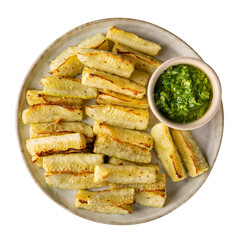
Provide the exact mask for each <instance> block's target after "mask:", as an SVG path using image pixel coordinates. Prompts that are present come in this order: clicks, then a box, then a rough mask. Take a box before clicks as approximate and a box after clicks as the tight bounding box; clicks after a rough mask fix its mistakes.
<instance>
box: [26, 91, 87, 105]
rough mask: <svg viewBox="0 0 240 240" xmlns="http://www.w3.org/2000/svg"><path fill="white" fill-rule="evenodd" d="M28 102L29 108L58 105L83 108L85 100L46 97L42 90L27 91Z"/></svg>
mask: <svg viewBox="0 0 240 240" xmlns="http://www.w3.org/2000/svg"><path fill="white" fill-rule="evenodd" d="M26 100H27V104H28V105H29V106H33V105H36V104H42V103H47V104H56V105H62V106H73V107H81V105H82V102H83V100H82V99H80V98H70V97H67V98H66V97H55V96H50V95H46V94H45V93H44V92H43V91H42V90H35V89H34V90H30V89H29V90H27V93H26Z"/></svg>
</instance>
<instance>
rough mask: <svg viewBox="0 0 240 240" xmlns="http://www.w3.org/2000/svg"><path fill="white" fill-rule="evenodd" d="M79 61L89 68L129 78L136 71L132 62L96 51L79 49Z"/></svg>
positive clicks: (105, 52) (108, 53)
mask: <svg viewBox="0 0 240 240" xmlns="http://www.w3.org/2000/svg"><path fill="white" fill-rule="evenodd" d="M77 56H78V59H79V60H80V61H81V62H82V63H84V64H85V65H86V66H87V67H90V68H96V69H98V70H102V71H105V72H109V73H112V74H116V75H118V76H121V77H125V78H129V77H130V76H131V74H132V72H133V71H134V62H133V61H132V60H128V59H124V58H121V56H119V55H115V54H113V53H110V52H107V51H103V50H96V49H79V51H78V55H77Z"/></svg>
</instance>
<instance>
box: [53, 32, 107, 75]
mask: <svg viewBox="0 0 240 240" xmlns="http://www.w3.org/2000/svg"><path fill="white" fill-rule="evenodd" d="M81 48H96V49H103V50H108V41H107V39H106V37H105V36H104V35H103V34H101V33H98V34H96V35H94V36H92V37H90V38H87V39H85V40H84V41H82V42H80V43H78V44H76V45H74V46H70V47H68V48H67V49H65V50H64V51H63V52H62V53H60V54H59V55H58V56H57V57H56V58H55V59H54V60H52V62H51V63H50V73H51V74H52V75H54V76H56V77H76V76H77V75H78V74H80V73H81V72H82V69H83V67H84V65H83V64H82V63H81V62H80V61H79V60H78V58H77V53H78V50H79V49H81Z"/></svg>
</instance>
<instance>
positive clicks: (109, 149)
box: [93, 135, 151, 163]
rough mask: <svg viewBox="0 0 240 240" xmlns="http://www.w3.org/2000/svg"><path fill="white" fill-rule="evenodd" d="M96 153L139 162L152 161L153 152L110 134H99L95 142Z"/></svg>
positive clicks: (94, 150)
mask: <svg viewBox="0 0 240 240" xmlns="http://www.w3.org/2000/svg"><path fill="white" fill-rule="evenodd" d="M93 152H94V153H101V154H105V155H108V156H114V157H118V158H123V159H126V160H129V161H132V162H137V163H150V162H151V152H150V151H149V150H147V149H144V148H141V147H138V146H135V145H132V144H129V143H125V142H120V141H119V140H117V139H114V138H112V137H111V136H110V135H98V136H97V138H96V140H95V142H94V149H93Z"/></svg>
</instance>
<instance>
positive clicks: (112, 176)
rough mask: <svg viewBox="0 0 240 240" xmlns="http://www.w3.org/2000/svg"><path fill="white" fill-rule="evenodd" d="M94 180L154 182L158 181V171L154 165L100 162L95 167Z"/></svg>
mask: <svg viewBox="0 0 240 240" xmlns="http://www.w3.org/2000/svg"><path fill="white" fill-rule="evenodd" d="M94 182H108V183H119V184H132V183H135V184H136V183H154V182H156V171H155V168H153V167H142V166H134V165H112V164H99V165H96V166H95V169H94Z"/></svg>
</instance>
